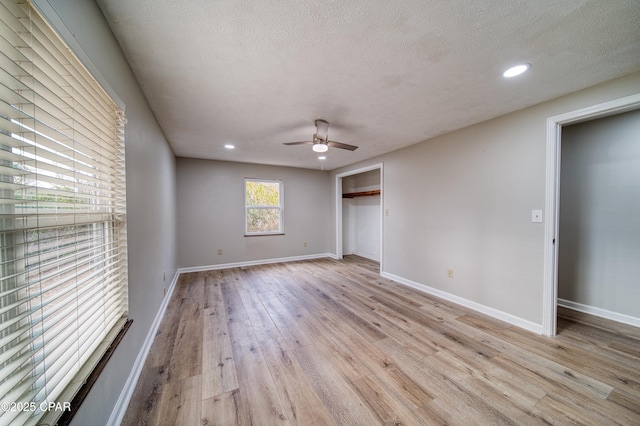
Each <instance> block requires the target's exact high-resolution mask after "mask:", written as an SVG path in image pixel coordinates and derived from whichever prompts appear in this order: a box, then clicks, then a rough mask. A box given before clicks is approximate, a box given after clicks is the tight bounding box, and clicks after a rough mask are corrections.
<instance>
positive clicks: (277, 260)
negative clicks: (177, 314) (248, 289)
mask: <svg viewBox="0 0 640 426" xmlns="http://www.w3.org/2000/svg"><path fill="white" fill-rule="evenodd" d="M324 257H331V258H333V259H335V258H336V255H335V254H332V253H318V254H309V255H304V256H291V257H279V258H275V259H262V260H249V261H246V262H233V263H220V264H218V265H204V266H192V267H188V268H179V269H178V272H179V273H181V274H184V273H187V272H203V271H214V270H216V269H229V268H239V267H243V266H255V265H267V264H269V263H283V262H295V261H297V260H311V259H321V258H324Z"/></svg>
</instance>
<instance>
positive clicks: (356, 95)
mask: <svg viewBox="0 0 640 426" xmlns="http://www.w3.org/2000/svg"><path fill="white" fill-rule="evenodd" d="M98 4H99V5H100V7H101V9H102V10H103V13H104V14H105V17H106V19H107V21H108V22H109V25H110V26H111V28H112V30H113V32H114V34H115V35H116V37H117V39H118V41H119V42H120V44H121V46H122V48H123V51H124V53H125V55H126V57H127V59H128V61H129V62H130V64H131V68H132V69H133V72H134V73H135V75H136V78H137V79H138V82H139V83H140V86H141V87H142V89H143V91H144V93H145V96H146V97H147V99H148V102H149V104H150V105H151V108H152V109H153V111H154V113H155V115H156V117H157V119H158V121H159V123H160V126H161V127H162V129H163V131H164V133H165V135H166V136H167V138H168V140H169V142H170V144H171V146H172V148H173V150H174V152H175V154H176V155H178V156H182V157H195V158H207V159H219V160H228V161H243V162H251V163H262V164H275V165H287V166H294V167H305V168H320V167H321V162H320V160H318V159H317V156H318V155H317V154H316V153H314V152H313V151H312V150H311V147H309V146H306V145H304V146H284V145H283V142H291V141H299V140H310V138H311V136H312V135H313V132H314V125H313V122H314V120H315V119H316V118H323V119H325V120H327V121H329V122H330V128H329V138H330V139H332V140H336V141H340V142H344V143H348V144H352V145H358V146H359V149H358V150H356V151H354V152H350V151H344V150H340V149H334V148H331V149H329V151H328V153H327V157H328V158H327V159H326V160H324V163H323V166H322V167H324V169H325V170H329V169H334V168H337V167H341V166H344V165H347V164H351V163H354V162H356V161H360V160H364V159H367V158H371V157H373V156H376V155H379V154H383V153H386V152H389V151H392V150H395V149H398V148H401V147H404V146H408V145H412V144H415V143H418V142H421V141H423V140H426V139H428V138H431V137H434V136H436V135H439V134H443V133H446V132H449V131H452V130H454V129H458V128H461V127H465V126H468V125H470V124H473V123H477V122H480V121H484V120H487V119H490V118H493V117H496V116H499V115H503V114H506V113H509V112H511V111H515V110H518V109H522V108H525V107H527V106H530V105H534V104H537V103H540V102H542V101H545V100H548V99H552V98H555V97H558V96H560V95H563V94H566V93H570V92H574V91H576V90H580V89H582V88H585V87H588V86H592V85H594V84H597V83H601V82H604V81H608V80H611V79H614V78H617V77H621V76H624V75H627V74H630V73H633V72H636V71H640V25H639V24H638V23H639V22H640V1H638V0H615V1H613V0H612V1H605V0H571V1H563V0H535V1H532V0H526V1H519V0H463V1H461V0H451V1H443V0H396V1H388V0H368V1H345V0H265V1H255V0H216V1H212V0H136V1H131V0H98ZM521 62H529V63H531V64H533V68H532V69H531V70H530V71H529V72H528V73H526V74H524V75H522V76H520V77H516V78H514V79H509V80H507V79H505V78H503V77H502V75H501V74H502V72H503V71H504V70H505V69H506V68H507V67H509V66H511V65H514V64H517V63H521ZM225 143H233V144H235V146H236V149H235V150H233V151H229V150H226V149H224V147H223V145H224V144H225Z"/></svg>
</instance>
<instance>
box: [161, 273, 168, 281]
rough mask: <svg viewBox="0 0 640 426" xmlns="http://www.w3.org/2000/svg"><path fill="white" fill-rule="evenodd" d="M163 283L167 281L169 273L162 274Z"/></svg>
mask: <svg viewBox="0 0 640 426" xmlns="http://www.w3.org/2000/svg"><path fill="white" fill-rule="evenodd" d="M162 281H167V273H166V272H163V273H162Z"/></svg>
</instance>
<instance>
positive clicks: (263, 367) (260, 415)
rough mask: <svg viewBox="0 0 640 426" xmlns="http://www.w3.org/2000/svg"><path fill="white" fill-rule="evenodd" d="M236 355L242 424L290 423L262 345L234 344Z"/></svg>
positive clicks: (234, 353) (234, 354)
mask: <svg viewBox="0 0 640 426" xmlns="http://www.w3.org/2000/svg"><path fill="white" fill-rule="evenodd" d="M233 357H234V360H235V365H236V375H237V376H238V385H239V389H240V391H241V393H240V395H239V397H240V398H241V399H243V400H244V403H243V404H242V405H243V407H242V408H243V409H242V410H241V411H242V415H243V416H244V419H243V420H242V421H241V423H242V424H250V425H290V424H291V423H290V421H289V418H288V417H287V415H286V412H285V409H284V407H283V405H282V402H281V401H280V397H279V396H278V392H277V389H276V386H275V384H274V382H273V378H272V376H271V373H270V370H269V367H268V366H267V364H266V362H265V360H264V357H263V356H262V351H261V350H260V347H258V346H254V345H243V346H234V347H233Z"/></svg>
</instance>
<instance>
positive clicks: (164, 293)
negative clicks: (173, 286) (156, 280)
mask: <svg viewBox="0 0 640 426" xmlns="http://www.w3.org/2000/svg"><path fill="white" fill-rule="evenodd" d="M166 295H167V288H166V287H165V288H164V289H163V290H162V297H164V296H166Z"/></svg>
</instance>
